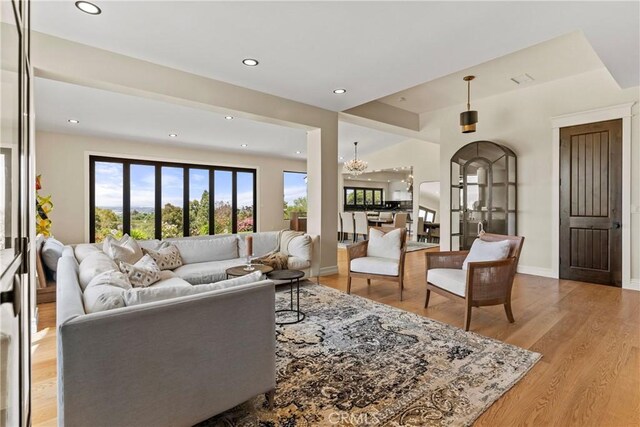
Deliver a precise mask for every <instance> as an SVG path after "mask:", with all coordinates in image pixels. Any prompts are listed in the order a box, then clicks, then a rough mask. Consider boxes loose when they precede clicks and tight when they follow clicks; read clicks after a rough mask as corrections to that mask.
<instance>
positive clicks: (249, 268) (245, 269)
mask: <svg viewBox="0 0 640 427" xmlns="http://www.w3.org/2000/svg"><path fill="white" fill-rule="evenodd" d="M252 257H253V254H251V255H247V256H246V260H247V262H246V266H245V267H244V271H253V270H255V269H256V268H255V267H254V266H253V264H251V258H252Z"/></svg>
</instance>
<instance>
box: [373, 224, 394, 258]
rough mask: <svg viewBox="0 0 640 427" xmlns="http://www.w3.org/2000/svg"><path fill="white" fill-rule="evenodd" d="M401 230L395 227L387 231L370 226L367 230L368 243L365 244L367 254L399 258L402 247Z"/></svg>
mask: <svg viewBox="0 0 640 427" xmlns="http://www.w3.org/2000/svg"><path fill="white" fill-rule="evenodd" d="M401 239H402V230H401V229H400V228H396V229H394V230H392V231H389V232H388V233H385V232H384V231H381V230H376V229H375V228H371V229H370V231H369V243H368V245H367V256H373V257H379V258H388V259H395V260H399V259H400V253H401V249H400V248H401V247H402V242H401Z"/></svg>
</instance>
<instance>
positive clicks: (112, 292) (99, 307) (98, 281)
mask: <svg viewBox="0 0 640 427" xmlns="http://www.w3.org/2000/svg"><path fill="white" fill-rule="evenodd" d="M128 289H131V283H129V279H128V278H127V276H126V275H125V274H123V273H121V272H119V271H116V270H111V271H105V272H104V273H100V274H98V275H97V276H96V277H94V278H93V279H92V280H91V282H89V284H88V285H87V288H86V289H85V291H84V293H83V294H82V297H83V300H84V311H85V312H86V313H97V312H99V311H104V310H111V309H113V308H119V307H124V306H125V303H124V293H125V290H128Z"/></svg>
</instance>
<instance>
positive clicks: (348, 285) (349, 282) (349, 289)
mask: <svg viewBox="0 0 640 427" xmlns="http://www.w3.org/2000/svg"><path fill="white" fill-rule="evenodd" d="M347 293H348V294H350V293H351V275H349V277H348V278H347Z"/></svg>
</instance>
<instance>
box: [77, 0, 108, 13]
mask: <svg viewBox="0 0 640 427" xmlns="http://www.w3.org/2000/svg"><path fill="white" fill-rule="evenodd" d="M76 7H77V8H78V9H80V10H81V11H83V12H84V13H88V14H89V15H100V14H101V13H102V9H100V8H99V7H98V6H96V5H95V4H93V3H89V2H88V1H77V2H76Z"/></svg>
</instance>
